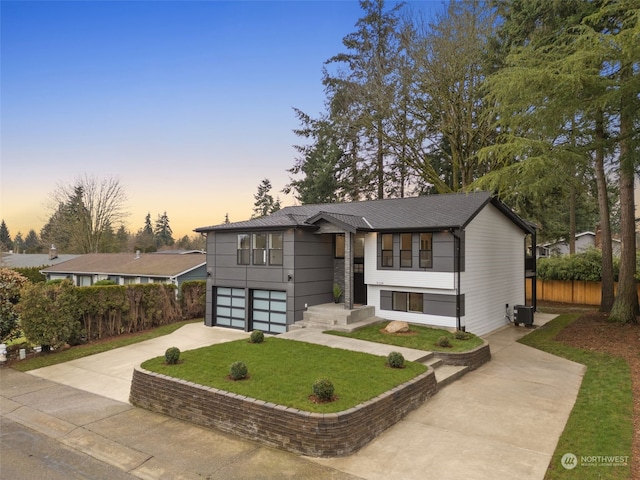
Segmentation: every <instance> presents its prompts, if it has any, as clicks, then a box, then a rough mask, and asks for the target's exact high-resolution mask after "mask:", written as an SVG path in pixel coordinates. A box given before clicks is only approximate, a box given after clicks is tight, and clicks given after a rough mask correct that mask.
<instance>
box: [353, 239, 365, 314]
mask: <svg viewBox="0 0 640 480" xmlns="http://www.w3.org/2000/svg"><path fill="white" fill-rule="evenodd" d="M353 303H355V304H358V305H366V304H367V286H366V285H365V283H364V234H361V233H358V234H356V237H355V241H354V245H353Z"/></svg>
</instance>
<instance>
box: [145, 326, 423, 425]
mask: <svg viewBox="0 0 640 480" xmlns="http://www.w3.org/2000/svg"><path fill="white" fill-rule="evenodd" d="M235 361H242V362H244V363H245V364H246V365H247V367H248V370H249V378H248V379H245V380H240V381H232V380H229V379H228V378H227V375H228V374H229V367H230V366H231V364H232V363H233V362H235ZM385 363H386V358H385V357H380V356H376V355H370V354H367V353H359V352H352V351H348V350H342V349H338V348H330V347H325V346H322V345H315V344H311V343H306V342H297V341H294V340H287V339H281V338H274V337H272V338H268V339H266V340H265V341H264V343H260V344H253V343H249V342H248V341H247V340H244V339H243V340H236V341H234V342H227V343H222V344H218V345H212V346H208V347H203V348H199V349H196V350H189V351H186V352H183V353H182V354H181V355H180V363H178V364H177V365H166V364H165V363H164V357H157V358H154V359H151V360H148V361H146V362H144V363H143V364H142V368H144V369H147V370H150V371H153V372H157V373H162V374H165V375H168V376H171V377H176V378H181V379H184V380H187V381H191V382H194V383H197V384H200V385H205V386H210V387H214V388H218V389H220V390H225V391H229V392H233V393H237V394H240V395H245V396H247V397H251V398H256V399H259V400H264V401H267V402H271V403H275V404H278V405H285V406H287V407H293V408H297V409H300V410H305V411H311V412H321V413H329V412H339V411H342V410H346V409H348V408H351V407H354V406H356V405H358V404H360V403H362V402H364V401H366V400H369V399H371V398H374V397H376V396H378V395H380V394H381V393H383V392H386V391H387V390H390V389H391V388H394V387H396V386H398V385H400V384H402V383H404V382H407V381H408V380H410V379H412V378H414V377H415V376H417V375H419V374H421V373H423V372H425V371H426V367H425V366H424V365H421V364H419V363H413V362H406V363H405V365H406V367H405V368H403V369H394V368H389V367H387V366H386V365H385ZM322 377H326V378H328V379H330V380H331V381H332V382H333V384H334V386H335V394H336V395H337V396H338V399H337V400H336V401H334V402H331V403H326V404H316V403H313V402H312V401H310V400H309V396H310V395H311V394H312V393H313V391H312V386H313V383H314V382H315V381H316V380H317V379H319V378H322Z"/></svg>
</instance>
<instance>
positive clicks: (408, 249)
mask: <svg viewBox="0 0 640 480" xmlns="http://www.w3.org/2000/svg"><path fill="white" fill-rule="evenodd" d="M412 236H413V235H412V234H410V233H401V234H400V267H405V268H411V266H412V255H413V251H412V245H411V242H412Z"/></svg>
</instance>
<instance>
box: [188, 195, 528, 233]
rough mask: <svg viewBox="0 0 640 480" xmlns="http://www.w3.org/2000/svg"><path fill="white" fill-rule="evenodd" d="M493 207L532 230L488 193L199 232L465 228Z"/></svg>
mask: <svg viewBox="0 0 640 480" xmlns="http://www.w3.org/2000/svg"><path fill="white" fill-rule="evenodd" d="M489 202H491V203H493V204H494V205H495V206H496V207H497V208H499V209H500V210H501V211H502V212H503V213H504V214H505V215H507V216H508V217H509V218H510V219H511V220H512V221H513V222H514V223H516V224H517V225H518V226H520V228H522V229H523V230H525V231H530V230H531V227H530V226H529V225H528V224H527V223H526V222H524V221H523V220H522V219H520V218H519V217H517V216H516V215H515V214H514V213H513V212H512V211H511V210H510V209H509V208H508V207H507V206H506V205H504V204H503V203H502V202H500V201H499V200H497V199H496V198H493V197H492V196H491V194H489V193H488V192H474V193H456V194H447V195H426V196H420V197H410V198H390V199H384V200H370V201H364V202H351V203H327V204H319V205H300V206H294V207H285V208H283V209H281V210H279V211H277V212H275V213H273V214H271V215H269V216H267V217H262V218H258V219H254V220H247V221H245V222H236V223H228V224H222V225H216V226H211V227H201V228H198V229H196V231H197V232H207V231H220V230H240V229H245V230H246V229H262V228H274V227H297V226H308V227H311V226H312V225H313V222H314V221H317V220H318V219H320V218H324V219H327V217H333V218H335V219H336V220H338V222H341V223H344V224H346V225H348V226H351V227H355V229H357V230H363V231H367V230H370V231H378V230H380V231H384V230H412V229H416V230H417V229H431V230H436V229H448V228H456V229H457V228H464V227H465V226H466V225H467V224H468V223H469V222H470V221H471V220H472V219H473V218H474V217H475V216H476V215H477V213H478V212H479V211H480V210H481V209H482V208H483V207H484V206H485V205H486V204H487V203H489Z"/></svg>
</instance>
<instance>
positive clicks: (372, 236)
mask: <svg viewBox="0 0 640 480" xmlns="http://www.w3.org/2000/svg"><path fill="white" fill-rule="evenodd" d="M364 245H365V246H364V248H365V254H364V259H365V260H364V261H365V267H364V276H365V279H364V281H365V284H366V285H367V305H370V306H374V307H375V309H376V315H377V316H379V317H381V318H384V319H386V320H402V321H405V322H410V323H416V324H421V325H431V326H435V327H442V328H456V318H455V317H445V316H438V315H428V314H422V313H410V312H397V311H394V310H381V308H380V292H381V291H382V290H395V291H401V292H418V293H435V294H440V295H446V294H450V295H455V294H456V290H455V274H454V273H451V272H422V271H402V270H377V265H376V264H377V245H378V243H377V234H376V233H369V234H367V236H366V237H365V244H364Z"/></svg>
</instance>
